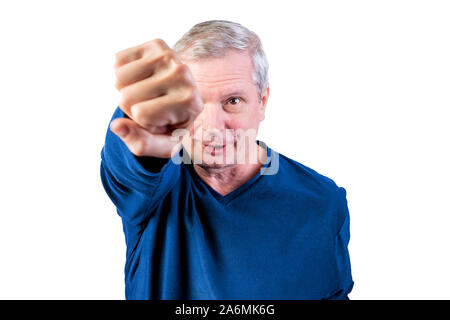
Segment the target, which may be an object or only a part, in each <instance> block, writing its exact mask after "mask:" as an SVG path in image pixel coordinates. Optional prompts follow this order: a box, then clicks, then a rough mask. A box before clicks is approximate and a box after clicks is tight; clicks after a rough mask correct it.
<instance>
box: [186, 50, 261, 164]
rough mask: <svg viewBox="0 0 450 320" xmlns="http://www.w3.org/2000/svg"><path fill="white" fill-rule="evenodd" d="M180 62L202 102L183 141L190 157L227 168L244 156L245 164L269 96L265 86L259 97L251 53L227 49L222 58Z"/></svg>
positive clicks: (197, 161) (201, 162) (202, 162)
mask: <svg viewBox="0 0 450 320" xmlns="http://www.w3.org/2000/svg"><path fill="white" fill-rule="evenodd" d="M182 60H183V57H182ZM183 62H184V63H186V64H187V65H188V66H189V69H190V70H191V72H192V75H193V77H194V79H195V82H196V84H197V87H198V89H199V92H200V95H201V97H202V100H203V104H204V108H203V111H202V112H201V113H200V115H199V116H198V117H197V118H196V120H195V121H194V123H193V125H192V126H191V127H190V135H189V136H188V137H186V138H185V139H184V140H183V145H184V146H185V148H186V150H187V151H188V153H189V156H190V157H191V159H192V160H193V161H194V163H196V164H199V165H200V166H203V167H215V168H218V167H227V166H230V165H234V164H236V162H237V161H242V159H245V156H246V155H247V160H246V163H248V162H249V161H248V159H249V158H248V156H249V155H248V152H249V147H250V145H251V144H252V143H254V140H255V139H256V133H257V131H258V127H259V123H260V122H261V121H262V120H263V119H264V111H265V106H266V103H267V99H268V96H269V88H268V87H267V88H266V90H264V92H263V95H262V98H261V100H260V99H259V95H258V89H257V86H256V85H255V83H254V82H253V76H252V74H253V65H252V61H251V57H250V55H249V54H248V52H240V51H236V50H228V51H227V54H226V55H225V56H224V57H223V58H204V59H201V60H199V61H189V60H186V61H183ZM246 137H247V138H246ZM252 139H253V141H252ZM244 140H246V142H245V143H244ZM187 145H188V147H187ZM205 145H206V147H205ZM208 145H209V147H208ZM212 146H220V147H218V148H213V147H212ZM222 146H223V147H222ZM192 149H193V150H192ZM242 157H244V158H242ZM238 159H241V160H238ZM239 163H242V162H239Z"/></svg>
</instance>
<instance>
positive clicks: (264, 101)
mask: <svg viewBox="0 0 450 320" xmlns="http://www.w3.org/2000/svg"><path fill="white" fill-rule="evenodd" d="M269 93H270V87H269V84H267V87H266V89H264V91H263V92H262V95H261V101H260V105H259V107H260V109H259V121H263V120H264V118H265V112H266V105H267V101H268V100H269Z"/></svg>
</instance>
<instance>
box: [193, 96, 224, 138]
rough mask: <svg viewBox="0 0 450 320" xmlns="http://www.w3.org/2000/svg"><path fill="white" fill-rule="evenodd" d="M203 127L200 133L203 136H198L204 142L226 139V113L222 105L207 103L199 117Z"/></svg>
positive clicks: (198, 119)
mask: <svg viewBox="0 0 450 320" xmlns="http://www.w3.org/2000/svg"><path fill="white" fill-rule="evenodd" d="M196 121H199V125H200V127H201V128H199V129H201V130H198V131H200V133H203V137H198V138H199V140H200V139H201V140H202V141H203V143H205V144H206V143H210V142H212V141H216V142H223V141H224V139H225V121H224V115H223V112H222V110H221V108H220V106H218V105H215V104H211V103H205V105H204V107H203V111H202V113H200V115H199V116H198V117H197V119H196Z"/></svg>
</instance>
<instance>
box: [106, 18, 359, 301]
mask: <svg viewBox="0 0 450 320" xmlns="http://www.w3.org/2000/svg"><path fill="white" fill-rule="evenodd" d="M115 69H116V77H117V82H116V87H117V89H118V90H119V91H120V92H121V95H122V100H121V101H120V104H119V107H118V108H117V109H116V112H115V113H114V115H113V118H112V121H111V123H110V127H109V129H108V131H107V135H106V141H105V145H104V147H103V149H102V153H101V156H102V162H101V178H102V182H103V186H104V188H105V190H106V192H107V194H108V195H109V197H110V198H111V200H112V201H113V203H114V204H115V206H116V207H117V212H118V214H119V215H120V217H121V218H122V222H123V230H124V233H125V238H126V244H127V252H126V258H127V260H126V265H125V283H126V290H125V291H126V292H125V294H126V298H127V299H348V294H349V292H350V291H351V290H352V287H353V280H352V276H351V269H350V259H349V254H348V248H347V246H348V242H349V237H350V234H349V213H348V208H347V202H346V191H345V189H344V188H342V187H338V186H337V185H336V184H335V183H334V182H333V181H332V180H331V179H329V178H327V177H325V176H322V175H320V174H318V173H317V172H316V171H314V170H312V169H310V168H308V167H306V166H304V165H302V164H300V163H298V162H296V161H294V160H292V159H289V158H287V157H286V156H283V155H281V154H279V153H277V152H276V151H274V150H272V149H271V148H269V147H268V146H266V144H265V143H263V142H262V141H259V140H257V139H256V133H257V130H258V126H259V124H260V122H261V121H262V120H263V119H264V112H265V107H266V105H267V101H268V98H269V84H268V76H267V72H268V63H267V59H266V57H265V54H264V51H263V48H262V45H261V42H260V39H259V38H258V36H257V35H256V34H255V33H254V32H251V31H250V30H248V29H247V28H245V27H243V26H242V25H240V24H238V23H234V22H230V21H224V20H212V21H206V22H202V23H199V24H197V25H195V26H194V27H193V28H192V29H191V30H189V31H188V32H187V33H186V34H184V36H183V37H182V38H181V39H180V40H179V41H178V42H177V43H176V44H175V46H174V47H173V49H170V48H169V47H168V46H167V45H166V43H165V42H164V41H162V40H160V39H156V40H153V41H150V42H147V43H144V44H142V45H139V46H136V47H133V48H129V49H126V50H123V51H121V52H119V53H117V55H116V64H115Z"/></svg>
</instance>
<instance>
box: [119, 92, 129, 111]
mask: <svg viewBox="0 0 450 320" xmlns="http://www.w3.org/2000/svg"><path fill="white" fill-rule="evenodd" d="M120 106H121V107H123V108H126V109H130V108H131V99H130V97H129V96H128V95H127V94H122V99H121V101H120Z"/></svg>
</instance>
